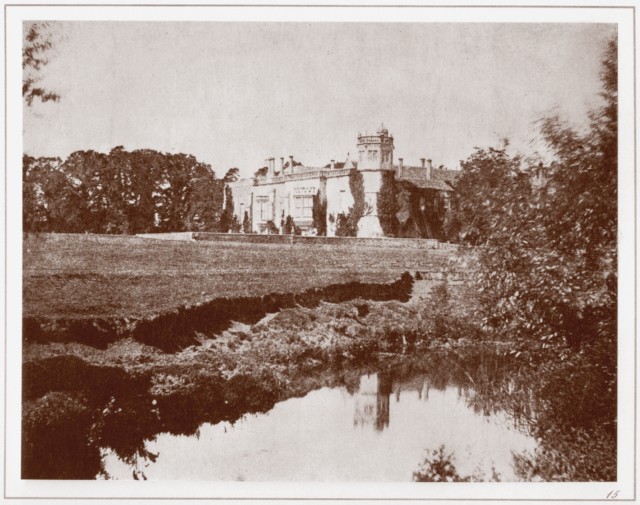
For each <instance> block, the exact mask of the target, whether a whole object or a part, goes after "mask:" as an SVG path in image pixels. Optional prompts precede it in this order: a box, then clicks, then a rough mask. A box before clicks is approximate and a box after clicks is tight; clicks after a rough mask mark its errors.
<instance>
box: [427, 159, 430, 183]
mask: <svg viewBox="0 0 640 505" xmlns="http://www.w3.org/2000/svg"><path fill="white" fill-rule="evenodd" d="M427 179H431V160H427Z"/></svg>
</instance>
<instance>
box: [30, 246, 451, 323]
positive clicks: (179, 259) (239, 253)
mask: <svg viewBox="0 0 640 505" xmlns="http://www.w3.org/2000/svg"><path fill="white" fill-rule="evenodd" d="M450 254H451V253H450V252H446V251H423V250H419V249H408V250H402V251H399V250H398V249H393V248H389V249H384V248H379V247H376V248H371V247H351V246H315V245H295V246H291V245H272V244H234V243H204V242H178V241H176V242H166V241H154V240H148V239H142V238H137V237H122V236H96V235H63V234H35V235H27V236H25V239H24V254H23V257H24V268H23V305H24V309H23V310H24V314H23V315H24V316H28V317H38V318H100V317H140V316H145V315H149V314H156V313H162V312H165V311H170V310H174V309H176V308H177V307H180V306H189V305H196V304H199V303H204V302H207V301H209V300H212V299H216V298H223V297H243V296H260V295H265V294H269V293H274V292H279V293H292V292H293V293H296V292H301V291H304V290H306V289H309V288H317V287H323V286H328V285H331V284H343V283H348V282H363V283H387V282H392V281H394V280H396V279H398V278H399V277H400V275H401V274H402V273H403V272H405V271H411V272H413V271H425V270H426V271H429V270H439V269H440V268H441V266H442V265H443V264H445V263H446V262H447V259H448V257H449V255H450Z"/></svg>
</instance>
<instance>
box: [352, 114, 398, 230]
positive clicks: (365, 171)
mask: <svg viewBox="0 0 640 505" xmlns="http://www.w3.org/2000/svg"><path fill="white" fill-rule="evenodd" d="M386 170H393V135H389V130H387V129H386V128H385V127H384V125H380V128H379V129H378V131H377V132H376V134H375V135H366V134H365V135H361V134H358V171H359V172H361V173H362V180H363V185H364V198H365V214H364V216H362V218H361V219H360V221H358V237H383V236H384V233H383V231H382V227H381V226H380V219H379V216H378V195H379V193H380V188H381V187H382V174H383V172H384V171H386Z"/></svg>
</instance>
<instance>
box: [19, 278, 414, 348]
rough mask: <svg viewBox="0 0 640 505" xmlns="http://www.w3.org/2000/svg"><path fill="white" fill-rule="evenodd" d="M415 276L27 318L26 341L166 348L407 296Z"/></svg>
mask: <svg viewBox="0 0 640 505" xmlns="http://www.w3.org/2000/svg"><path fill="white" fill-rule="evenodd" d="M412 286H413V277H412V276H411V274H409V273H408V272H407V273H405V274H403V275H402V277H401V278H400V279H399V280H397V281H396V282H393V283H390V284H383V283H381V284H377V283H361V282H352V283H347V284H333V285H330V286H327V287H324V288H312V289H307V290H306V291H303V292H302V293H272V294H268V295H264V296H253V297H239V298H216V299H213V300H210V301H207V302H202V303H197V304H195V305H191V306H181V307H178V308H177V309H175V310H172V311H169V312H163V313H158V314H154V315H151V316H147V317H141V318H127V317H117V318H88V319H86V318H83V319H78V318H68V319H48V318H38V317H29V316H27V317H24V318H23V340H24V341H25V342H34V343H48V342H80V343H83V344H87V345H90V346H94V347H98V348H106V347H107V346H108V345H109V344H111V343H113V342H115V341H117V340H120V339H126V338H132V339H134V340H136V341H138V342H141V343H143V344H147V345H151V346H154V347H157V348H159V349H162V350H163V351H166V352H174V351H176V350H178V349H181V348H184V347H187V346H189V345H193V344H195V343H197V342H198V339H197V337H198V334H200V333H201V334H212V333H218V332H220V331H223V330H224V329H226V328H228V327H229V325H230V323H231V322H232V321H237V322H241V323H247V324H253V323H256V322H258V321H259V320H260V319H262V318H263V317H264V316H265V315H266V314H268V313H272V312H276V311H278V310H282V309H286V308H292V307H296V306H299V307H316V306H318V304H319V303H320V302H322V301H325V302H332V303H338V302H343V301H347V300H353V299H356V298H361V299H365V300H376V301H385V300H399V301H407V300H408V299H409V298H410V296H411V290H412Z"/></svg>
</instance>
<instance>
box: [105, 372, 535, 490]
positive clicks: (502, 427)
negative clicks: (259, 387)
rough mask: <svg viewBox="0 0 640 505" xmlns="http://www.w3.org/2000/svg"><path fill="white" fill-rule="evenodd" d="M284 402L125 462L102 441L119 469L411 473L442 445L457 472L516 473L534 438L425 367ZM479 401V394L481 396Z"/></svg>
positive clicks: (201, 473) (170, 475) (163, 439)
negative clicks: (516, 457) (436, 382)
mask: <svg viewBox="0 0 640 505" xmlns="http://www.w3.org/2000/svg"><path fill="white" fill-rule="evenodd" d="M349 389H350V390H348V389H347V388H346V387H344V386H343V387H333V388H322V389H319V390H315V391H312V392H310V393H308V394H307V395H306V396H304V397H302V398H292V399H289V400H286V401H282V402H280V403H277V404H276V405H275V406H274V407H273V408H272V409H271V410H270V411H269V412H267V413H264V414H247V415H245V416H243V417H242V418H241V419H239V420H237V421H236V422H234V423H229V422H220V423H217V424H209V423H205V424H202V425H201V426H200V428H199V430H198V433H197V434H196V435H194V436H176V435H170V434H167V433H163V434H158V435H157V436H156V437H155V438H154V439H152V440H148V441H146V442H145V449H146V450H147V451H148V452H149V453H150V454H151V457H148V456H146V457H138V458H137V459H134V461H130V460H129V461H128V462H124V461H123V460H121V459H120V458H119V457H118V456H117V455H116V454H115V452H113V451H112V450H111V449H102V451H101V454H102V465H103V468H104V470H105V472H106V474H107V475H108V476H109V477H110V478H114V479H131V478H132V475H134V474H135V475H139V476H140V478H147V479H185V480H187V479H189V480H245V481H291V480H297V481H314V480H315V481H352V482H353V481H377V482H379V481H393V482H402V481H411V480H412V478H413V473H414V472H416V471H417V470H418V469H419V467H420V465H421V463H423V461H424V460H425V457H426V456H428V455H429V453H431V452H433V451H434V450H436V449H438V448H439V447H441V446H444V448H445V451H446V452H447V453H450V454H453V458H454V463H455V467H456V470H457V472H458V474H460V475H472V474H473V475H475V476H476V478H480V479H481V480H489V479H490V478H491V476H492V473H493V472H494V471H495V472H497V474H498V475H499V477H500V480H502V481H509V480H516V479H517V478H516V476H515V474H514V470H513V454H514V453H522V452H523V451H533V450H534V449H535V446H536V444H535V440H534V439H533V438H532V437H530V436H529V435H527V434H526V430H523V429H522V426H521V424H520V425H518V426H516V424H515V422H514V420H513V419H512V418H510V417H509V416H507V415H506V414H505V413H504V412H502V411H499V410H498V411H494V410H491V411H486V410H483V409H478V408H475V409H474V408H473V405H474V401H473V400H474V399H477V394H476V392H475V391H474V390H473V389H472V388H469V387H467V388H461V387H459V386H454V385H446V386H442V385H441V386H439V387H438V388H434V387H432V386H431V383H430V381H429V378H428V377H427V376H426V375H420V374H417V375H413V376H410V377H403V378H402V379H401V380H397V379H395V380H392V378H391V375H389V374H387V373H381V374H369V375H363V376H361V377H360V380H359V385H357V387H356V388H353V387H352V388H349ZM476 404H477V402H476Z"/></svg>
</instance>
